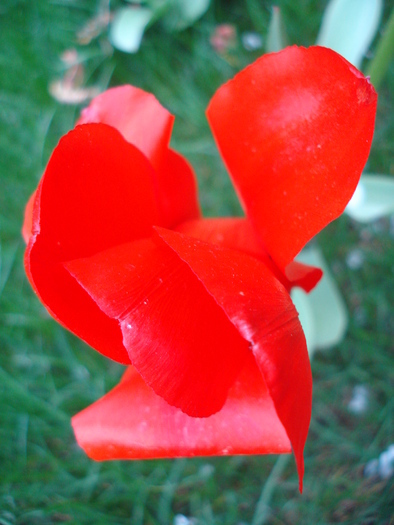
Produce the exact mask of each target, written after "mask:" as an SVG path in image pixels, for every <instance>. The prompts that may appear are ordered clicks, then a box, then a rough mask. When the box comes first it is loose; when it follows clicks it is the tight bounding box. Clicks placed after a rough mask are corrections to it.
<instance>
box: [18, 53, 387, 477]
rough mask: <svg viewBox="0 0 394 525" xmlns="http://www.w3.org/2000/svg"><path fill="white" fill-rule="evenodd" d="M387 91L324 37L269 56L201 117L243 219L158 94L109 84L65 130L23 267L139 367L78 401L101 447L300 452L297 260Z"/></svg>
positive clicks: (351, 178)
mask: <svg viewBox="0 0 394 525" xmlns="http://www.w3.org/2000/svg"><path fill="white" fill-rule="evenodd" d="M376 101H377V96H376V93H375V91H374V89H373V87H372V86H371V84H370V83H369V81H368V79H366V78H364V77H363V75H362V74H361V73H359V71H357V70H356V69H355V68H354V67H353V66H352V65H351V64H349V63H348V62H347V61H346V60H345V59H343V58H342V57H340V56H339V55H338V54H336V53H335V52H333V51H331V50H329V49H325V48H321V47H312V48H309V49H303V48H297V47H291V48H288V49H285V50H284V51H282V52H280V53H275V54H269V55H265V56H263V57H262V58H260V59H259V60H257V62H255V63H254V64H252V65H251V66H249V67H247V68H246V69H245V70H243V71H241V72H240V73H239V74H238V75H237V76H236V77H235V78H234V79H233V80H231V81H229V82H227V83H226V84H224V85H223V86H222V87H220V88H219V90H218V91H217V92H216V94H215V95H214V97H213V99H212V100H211V103H210V104H209V107H208V111H207V116H208V120H209V123H210V125H211V128H212V131H213V134H214V137H215V140H216V143H217V145H218V148H219V150H220V153H221V155H222V157H223V160H224V162H225V164H226V166H227V168H228V171H229V173H230V176H231V179H232V181H233V183H234V186H235V188H236V191H237V193H238V196H239V198H240V201H241V204H242V206H243V209H244V211H245V217H244V218H226V219H223V218H218V219H203V218H202V217H201V215H200V211H199V206H198V202H197V193H196V184H195V178H194V174H193V171H192V168H191V167H190V165H189V164H188V163H187V162H186V160H185V159H184V158H183V157H182V156H181V155H179V154H178V153H176V152H175V151H173V150H172V149H171V148H170V147H169V141H170V135H171V129H172V125H173V116H172V115H171V114H170V113H169V112H168V111H167V110H166V109H164V108H163V107H162V106H161V105H160V104H159V102H158V101H157V100H156V99H155V98H154V97H153V96H152V95H150V94H147V93H145V92H143V91H141V90H140V89H137V88H134V87H131V86H123V87H119V88H114V89H110V90H108V91H106V92H105V93H103V94H102V95H100V96H98V97H97V98H96V99H94V100H93V101H92V103H91V104H90V106H89V107H88V108H87V109H85V110H84V111H83V112H82V116H81V118H80V119H79V121H78V122H77V125H76V127H75V129H73V130H72V131H70V132H69V133H68V134H67V135H66V136H65V137H63V138H62V139H61V141H60V142H59V144H58V146H57V147H56V149H55V151H54V152H53V155H52V157H51V159H50V160H49V163H48V166H47V168H46V171H45V173H44V175H43V177H42V179H41V182H40V184H39V186H38V189H37V191H36V193H35V194H34V196H33V197H32V198H31V200H30V201H29V204H28V206H27V210H26V219H25V225H24V235H25V237H26V239H27V241H28V246H27V250H26V259H25V261H26V272H27V275H28V277H29V280H30V282H31V284H32V286H33V288H34V290H35V291H36V293H37V295H38V296H39V298H40V299H41V301H42V302H43V303H44V305H45V306H46V308H47V309H48V311H49V312H50V313H51V315H52V316H53V317H54V318H55V319H56V320H57V321H58V322H59V323H61V324H62V325H63V326H65V327H66V328H68V329H69V330H71V331H72V332H73V333H74V334H76V335H77V336H79V337H80V338H81V339H83V340H84V341H86V342H87V343H88V344H89V345H91V346H92V347H93V348H95V349H96V350H98V351H99V352H101V353H102V354H104V355H106V356H108V357H109V358H111V359H114V360H115V361H118V362H119V363H123V364H126V365H129V366H128V369H127V371H126V373H125V375H124V376H123V378H122V380H121V382H120V384H119V385H118V386H117V387H115V388H114V390H112V391H111V392H110V393H109V394H107V395H106V396H104V397H103V398H102V399H100V400H99V401H97V402H96V403H94V404H93V405H92V406H90V407H88V408H87V409H86V410H84V411H83V412H81V413H80V414H77V415H76V416H75V417H74V418H73V420H72V424H73V427H74V431H75V435H76V438H77V441H78V443H79V444H80V445H81V446H82V448H83V449H84V450H85V451H86V453H87V454H88V455H89V456H90V457H92V458H94V459H97V460H104V459H135V458H159V457H176V456H197V455H226V454H266V453H288V452H290V451H291V448H292V449H293V451H294V454H295V458H296V462H297V467H298V473H299V477H300V484H302V476H303V468H304V467H303V449H304V445H305V441H306V437H307V433H308V427H309V422H310V417H311V399H312V379H311V369H310V363H309V358H308V352H307V348H306V343H305V338H304V334H303V331H302V328H301V325H300V322H299V320H298V314H297V312H296V310H295V307H294V305H293V303H292V301H291V298H290V295H289V290H290V289H291V287H292V286H295V285H299V286H302V287H303V288H304V289H306V290H310V289H312V288H313V286H314V285H315V284H316V283H317V281H318V280H319V278H320V276H321V272H320V270H319V269H317V268H310V267H307V266H304V265H301V264H298V263H295V262H293V260H294V257H295V256H296V255H297V253H298V252H299V251H300V250H301V249H302V248H303V246H304V245H305V244H306V243H307V242H308V241H309V239H311V237H313V236H314V235H315V234H316V233H317V232H318V231H320V230H321V229H322V228H323V227H324V226H326V225H327V224H328V223H329V222H330V221H332V220H333V219H335V218H336V217H338V215H340V214H341V213H342V211H343V210H344V208H345V206H346V204H347V202H348V201H349V199H350V197H351V196H352V194H353V192H354V190H355V188H356V185H357V182H358V179H359V176H360V174H361V171H362V169H363V167H364V164H365V162H366V160H367V157H368V153H369V149H370V145H371V140H372V134H373V127H374V118H375V111H376Z"/></svg>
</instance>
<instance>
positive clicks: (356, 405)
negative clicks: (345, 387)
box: [347, 385, 369, 414]
mask: <svg viewBox="0 0 394 525" xmlns="http://www.w3.org/2000/svg"><path fill="white" fill-rule="evenodd" d="M368 397H369V392H368V389H367V388H366V387H365V386H364V385H357V386H355V387H354V389H353V396H352V399H351V400H350V401H349V404H348V406H347V407H348V410H349V412H353V414H362V413H363V412H365V411H366V410H367V408H368Z"/></svg>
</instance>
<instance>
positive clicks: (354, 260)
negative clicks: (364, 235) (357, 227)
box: [346, 248, 364, 270]
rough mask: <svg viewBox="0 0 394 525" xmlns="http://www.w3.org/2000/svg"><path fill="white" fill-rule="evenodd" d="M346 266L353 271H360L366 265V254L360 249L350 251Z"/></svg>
mask: <svg viewBox="0 0 394 525" xmlns="http://www.w3.org/2000/svg"><path fill="white" fill-rule="evenodd" d="M346 264H347V265H348V267H349V268H350V269H351V270H359V269H360V268H361V267H362V265H363V264H364V253H363V252H362V251H361V250H359V249H358V248H355V249H354V250H352V251H350V252H349V253H348V255H347V257H346Z"/></svg>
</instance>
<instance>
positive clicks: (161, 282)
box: [66, 239, 250, 417]
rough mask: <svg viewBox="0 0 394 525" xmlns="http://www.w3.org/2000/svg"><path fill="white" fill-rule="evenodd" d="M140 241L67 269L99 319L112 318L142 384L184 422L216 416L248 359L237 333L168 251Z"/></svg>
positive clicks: (170, 251)
mask: <svg viewBox="0 0 394 525" xmlns="http://www.w3.org/2000/svg"><path fill="white" fill-rule="evenodd" d="M157 240H158V242H159V245H156V244H155V243H154V242H153V241H152V240H149V239H146V240H143V241H136V242H134V243H129V244H124V245H120V246H117V247H115V248H112V249H110V250H106V251H104V252H101V253H99V254H96V255H94V256H93V257H90V258H87V259H79V260H75V261H71V262H69V263H67V265H66V266H67V268H68V270H69V271H70V273H71V274H72V275H73V276H74V277H75V278H76V279H77V281H78V283H79V284H80V285H81V286H83V288H84V289H85V290H86V291H87V292H88V293H89V295H90V296H91V297H92V298H93V300H94V301H95V302H96V303H97V305H98V306H99V307H100V308H101V310H102V311H103V312H105V314H106V315H108V316H109V317H111V318H113V319H117V320H118V321H119V323H120V326H121V329H122V333H123V343H124V346H125V347H126V349H127V351H128V354H129V357H130V360H131V362H132V364H133V365H134V366H135V368H136V369H137V370H138V372H139V373H140V374H141V376H142V377H143V378H144V380H145V381H146V383H147V384H148V385H149V386H151V387H152V388H153V390H154V391H155V392H156V393H157V394H158V395H160V396H161V397H163V398H164V399H165V400H166V401H167V402H168V403H169V404H171V405H173V406H176V407H178V408H180V409H181V410H183V411H184V412H185V413H187V414H188V415H190V416H195V417H206V416H210V415H211V414H213V413H215V412H217V411H218V410H220V409H221V408H222V406H223V404H224V403H225V400H226V397H227V393H228V390H229V388H230V387H231V385H232V384H233V383H234V381H235V379H236V377H237V375H238V373H239V371H240V370H241V368H242V366H243V364H244V362H245V360H246V358H247V356H248V355H249V354H250V350H249V343H248V342H247V341H246V340H245V339H244V338H243V337H242V336H241V335H240V334H239V332H238V330H237V329H236V328H235V327H234V326H233V324H232V323H231V322H230V321H229V319H228V318H227V316H226V314H225V313H224V312H223V310H222V309H221V308H220V307H219V306H218V304H217V303H216V301H215V300H214V299H213V298H212V297H211V295H210V294H209V293H207V291H206V289H205V287H204V286H203V285H202V284H201V282H200V281H199V279H197V277H196V276H195V275H194V273H193V272H192V271H191V270H190V268H189V267H188V265H187V264H185V263H184V262H183V261H181V260H180V258H179V257H178V255H176V254H175V253H174V252H173V250H172V249H170V248H169V247H168V246H166V245H165V244H164V243H163V242H162V241H161V240H159V239H157Z"/></svg>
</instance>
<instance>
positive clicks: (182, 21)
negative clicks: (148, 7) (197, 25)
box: [164, 0, 210, 31]
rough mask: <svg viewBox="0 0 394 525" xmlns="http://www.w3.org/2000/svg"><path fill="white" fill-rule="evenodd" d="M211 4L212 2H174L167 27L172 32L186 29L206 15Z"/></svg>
mask: <svg viewBox="0 0 394 525" xmlns="http://www.w3.org/2000/svg"><path fill="white" fill-rule="evenodd" d="M209 4H210V0H173V3H172V9H171V11H170V12H169V13H168V15H167V16H166V18H165V21H164V22H165V25H166V26H167V28H168V29H170V30H176V31H180V30H182V29H186V28H187V27H189V26H191V25H192V24H194V22H196V21H197V20H198V19H199V18H200V17H201V16H202V15H203V14H204V13H205V11H206V10H207V9H208V7H209Z"/></svg>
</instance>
